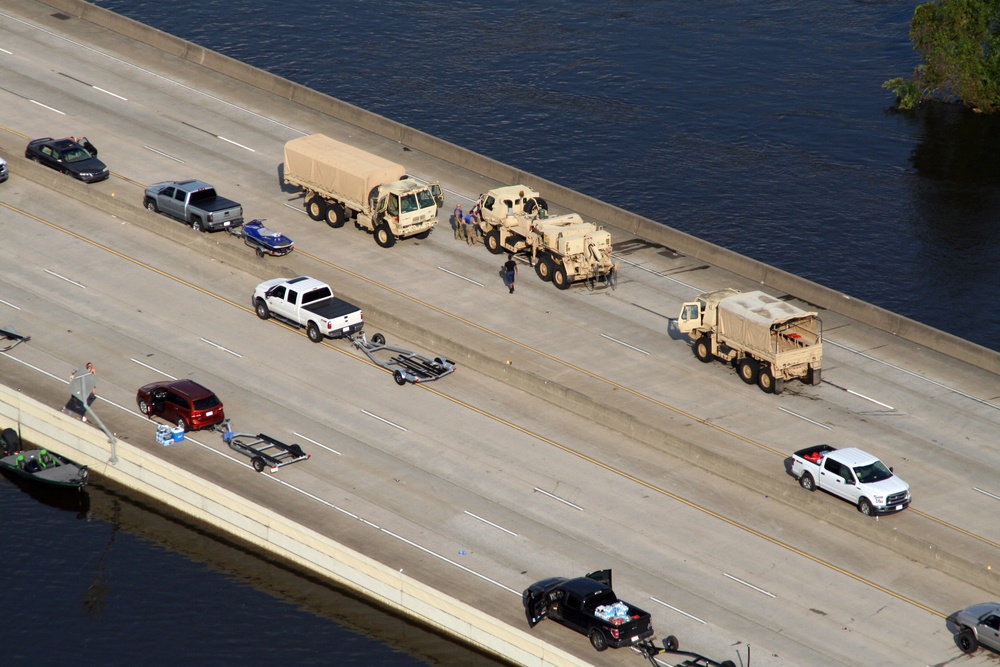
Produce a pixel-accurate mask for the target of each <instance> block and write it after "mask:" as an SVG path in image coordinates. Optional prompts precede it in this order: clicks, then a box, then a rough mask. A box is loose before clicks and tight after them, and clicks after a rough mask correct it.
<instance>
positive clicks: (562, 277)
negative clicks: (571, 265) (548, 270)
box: [552, 264, 569, 289]
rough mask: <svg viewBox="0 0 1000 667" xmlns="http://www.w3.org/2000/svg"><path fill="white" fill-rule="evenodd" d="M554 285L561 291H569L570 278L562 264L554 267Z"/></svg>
mask: <svg viewBox="0 0 1000 667" xmlns="http://www.w3.org/2000/svg"><path fill="white" fill-rule="evenodd" d="M552 284H553V285H555V286H556V287H558V288H559V289H569V278H567V277H566V267H565V266H563V265H562V264H559V265H557V266H554V267H552Z"/></svg>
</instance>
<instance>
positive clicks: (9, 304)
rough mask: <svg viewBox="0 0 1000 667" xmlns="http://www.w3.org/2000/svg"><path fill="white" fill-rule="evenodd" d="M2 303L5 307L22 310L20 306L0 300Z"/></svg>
mask: <svg viewBox="0 0 1000 667" xmlns="http://www.w3.org/2000/svg"><path fill="white" fill-rule="evenodd" d="M0 303H2V304H3V305H5V306H10V307H11V308H13V309H14V310H21V308H20V306H15V305H14V304H12V303H11V302H10V301H4V300H3V299H0Z"/></svg>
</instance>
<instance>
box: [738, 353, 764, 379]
mask: <svg viewBox="0 0 1000 667" xmlns="http://www.w3.org/2000/svg"><path fill="white" fill-rule="evenodd" d="M736 372H737V373H739V374H740V379H741V380H743V381H744V382H746V383H747V384H756V383H757V376H758V374H759V373H760V364H758V363H757V360H756V359H751V358H750V357H743V358H742V359H740V360H739V361H737V362H736Z"/></svg>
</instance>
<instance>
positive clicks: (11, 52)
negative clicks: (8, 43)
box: [0, 49, 14, 56]
mask: <svg viewBox="0 0 1000 667" xmlns="http://www.w3.org/2000/svg"><path fill="white" fill-rule="evenodd" d="M0 51H3V52H4V53H6V54H7V55H8V56H12V55H14V52H13V51H8V50H7V49H0Z"/></svg>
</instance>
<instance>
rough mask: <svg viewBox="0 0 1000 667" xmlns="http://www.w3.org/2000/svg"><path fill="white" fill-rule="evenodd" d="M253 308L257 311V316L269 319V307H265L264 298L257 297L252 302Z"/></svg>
mask: <svg viewBox="0 0 1000 667" xmlns="http://www.w3.org/2000/svg"><path fill="white" fill-rule="evenodd" d="M253 309H254V310H255V311H257V317H259V318H260V319H262V320H266V319H269V318H270V317H271V309H270V308H268V307H267V303H265V302H264V299H257V301H255V302H254V304H253Z"/></svg>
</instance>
